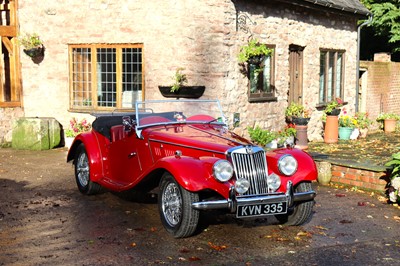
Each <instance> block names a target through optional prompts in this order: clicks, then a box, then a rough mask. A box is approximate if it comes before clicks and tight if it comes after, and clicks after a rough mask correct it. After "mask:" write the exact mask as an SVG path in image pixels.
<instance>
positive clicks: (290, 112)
mask: <svg viewBox="0 0 400 266" xmlns="http://www.w3.org/2000/svg"><path fill="white" fill-rule="evenodd" d="M304 109H305V108H304V106H303V105H301V104H299V103H295V102H292V103H291V104H290V105H289V106H288V107H287V108H286V110H285V116H296V117H302V116H303V112H304Z"/></svg>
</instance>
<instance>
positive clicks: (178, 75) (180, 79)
mask: <svg viewBox="0 0 400 266" xmlns="http://www.w3.org/2000/svg"><path fill="white" fill-rule="evenodd" d="M183 70H185V69H184V68H182V67H180V68H177V69H176V72H175V75H174V77H173V79H174V81H175V82H174V84H173V85H172V87H171V92H175V91H178V90H179V89H180V88H181V86H183V85H184V84H186V83H187V81H188V80H187V77H186V74H183V73H182V71H183Z"/></svg>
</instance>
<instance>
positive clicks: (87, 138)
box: [67, 132, 104, 182]
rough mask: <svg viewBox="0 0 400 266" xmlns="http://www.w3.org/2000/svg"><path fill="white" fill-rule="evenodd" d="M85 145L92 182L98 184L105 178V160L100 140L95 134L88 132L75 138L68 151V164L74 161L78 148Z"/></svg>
mask: <svg viewBox="0 0 400 266" xmlns="http://www.w3.org/2000/svg"><path fill="white" fill-rule="evenodd" d="M81 143H83V145H85V149H86V153H87V156H88V159H89V163H90V180H92V181H93V182H96V181H97V180H99V179H101V178H102V177H103V176H104V172H103V160H102V157H103V156H102V154H101V149H100V145H99V141H98V138H97V136H96V134H95V133H93V132H87V133H82V134H79V135H78V136H76V137H75V139H74V141H73V143H72V145H71V148H70V149H69V151H68V155H67V162H69V161H71V160H74V159H75V156H76V152H77V149H78V146H79V145H80V144H81Z"/></svg>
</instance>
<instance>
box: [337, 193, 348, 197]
mask: <svg viewBox="0 0 400 266" xmlns="http://www.w3.org/2000/svg"><path fill="white" fill-rule="evenodd" d="M335 196H336V197H338V198H341V197H346V194H341V193H337V194H335Z"/></svg>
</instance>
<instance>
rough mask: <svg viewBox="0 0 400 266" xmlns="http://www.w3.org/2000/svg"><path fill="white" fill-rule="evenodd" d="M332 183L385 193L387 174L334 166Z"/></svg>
mask: <svg viewBox="0 0 400 266" xmlns="http://www.w3.org/2000/svg"><path fill="white" fill-rule="evenodd" d="M331 171H332V178H331V182H334V183H340V184H344V185H349V186H355V187H358V188H364V189H370V190H376V191H385V186H386V184H387V181H386V180H385V177H386V173H385V172H373V171H367V170H362V169H355V168H350V167H345V166H338V165H333V164H332V168H331Z"/></svg>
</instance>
